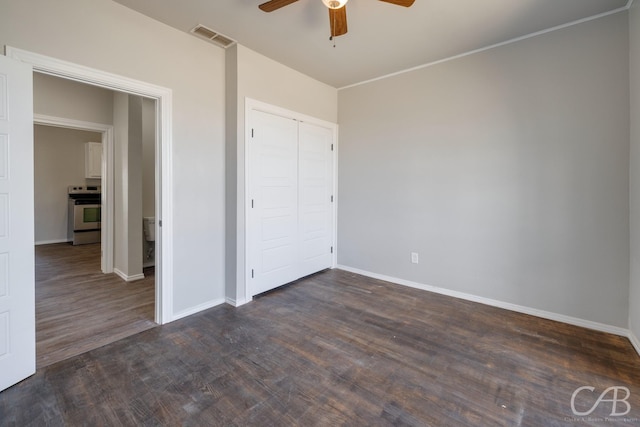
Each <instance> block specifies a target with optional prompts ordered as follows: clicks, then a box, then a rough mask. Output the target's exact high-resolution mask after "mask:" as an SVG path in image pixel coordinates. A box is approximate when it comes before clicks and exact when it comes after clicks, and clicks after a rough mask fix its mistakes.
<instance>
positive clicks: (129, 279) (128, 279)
mask: <svg viewBox="0 0 640 427" xmlns="http://www.w3.org/2000/svg"><path fill="white" fill-rule="evenodd" d="M113 272H114V273H115V274H117V275H118V276H119V277H120V278H121V279H123V280H124V281H125V282H134V281H136V280H141V279H144V274H142V273H140V274H134V275H133V276H127V275H126V274H124V273H123V272H122V271H120V270H118V269H117V268H114V269H113Z"/></svg>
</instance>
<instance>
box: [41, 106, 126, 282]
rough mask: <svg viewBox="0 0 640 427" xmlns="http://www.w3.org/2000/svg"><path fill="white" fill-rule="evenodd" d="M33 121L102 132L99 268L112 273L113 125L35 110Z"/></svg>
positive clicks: (59, 126)
mask: <svg viewBox="0 0 640 427" xmlns="http://www.w3.org/2000/svg"><path fill="white" fill-rule="evenodd" d="M33 123H34V124H36V125H42V126H53V127H58V128H64V129H74V130H82V131H89V132H96V133H100V134H102V181H101V187H102V206H107V207H108V208H107V209H103V212H105V213H106V215H103V221H102V227H101V228H100V230H101V231H100V235H101V239H100V242H101V243H100V244H101V249H102V255H101V257H100V269H101V270H102V272H103V273H105V274H107V273H113V240H114V239H113V232H114V226H113V218H114V212H113V206H114V194H113V193H114V191H113V188H114V187H113V176H114V170H113V160H114V159H113V126H112V125H106V124H102V123H92V122H85V121H81V120H73V119H67V118H64V117H54V116H47V115H44V114H37V113H35V112H34V113H33Z"/></svg>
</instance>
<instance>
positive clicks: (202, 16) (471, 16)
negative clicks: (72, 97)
mask: <svg viewBox="0 0 640 427" xmlns="http://www.w3.org/2000/svg"><path fill="white" fill-rule="evenodd" d="M115 1H116V2H117V3H120V4H123V5H125V6H127V7H129V8H131V9H134V10H137V11H139V12H141V13H143V14H145V15H147V16H150V17H152V18H154V19H157V20H158V21H161V22H164V23H166V24H168V25H170V26H172V27H175V28H177V29H179V30H182V31H185V32H188V31H190V30H191V29H192V28H193V27H195V26H196V25H197V24H203V25H205V26H207V27H209V28H211V29H213V30H214V31H217V32H219V33H221V34H224V35H226V36H228V37H230V38H232V39H234V40H236V41H237V42H238V43H240V44H242V45H244V46H246V47H248V48H250V49H252V50H255V51H257V52H259V53H261V54H263V55H265V56H267V57H269V58H272V59H274V60H276V61H278V62H280V63H282V64H285V65H287V66H289V67H291V68H293V69H296V70H298V71H300V72H302V73H304V74H306V75H308V76H311V77H313V78H315V79H317V80H320V81H322V82H325V83H327V84H329V85H331V86H334V87H337V88H339V87H344V86H348V85H351V84H354V83H358V82H362V81H366V80H369V79H373V78H376V77H380V76H383V75H386V74H391V73H394V72H398V71H401V70H405V69H408V68H413V67H416V66H420V65H423V64H427V63H430V62H434V61H437V60H441V59H445V58H449V57H452V56H456V55H459V54H463V53H466V52H469V51H473V50H476V49H480V48H483V47H487V46H491V45H493V44H497V43H501V42H504V41H507V40H511V39H514V38H518V37H522V36H525V35H528V34H532V33H535V32H539V31H543V30H546V29H549V28H553V27H556V26H560V25H563V24H567V23H570V22H574V21H578V20H583V19H586V18H589V17H592V16H596V15H599V14H603V13H607V12H611V11H615V10H618V9H621V8H625V7H628V5H629V4H630V3H631V1H632V0H482V1H480V0H416V1H415V3H414V5H413V6H412V7H410V8H404V7H400V6H395V5H392V4H389V3H384V2H381V1H376V0H350V1H349V3H348V4H347V17H348V24H349V32H348V33H347V34H346V35H344V36H340V37H337V38H336V39H335V44H336V46H335V48H334V47H333V42H331V41H330V40H329V16H328V12H327V9H326V7H325V6H324V5H323V3H322V1H321V0H299V1H298V2H296V3H293V4H290V5H288V6H286V7H284V8H282V9H279V10H276V11H275V12H271V13H265V12H262V11H261V10H259V9H258V5H259V4H260V3H263V2H264V1H266V0H180V1H175V0H115ZM203 43H204V42H203Z"/></svg>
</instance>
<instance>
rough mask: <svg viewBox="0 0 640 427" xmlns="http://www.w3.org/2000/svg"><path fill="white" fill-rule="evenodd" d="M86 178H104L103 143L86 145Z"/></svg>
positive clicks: (88, 143)
mask: <svg viewBox="0 0 640 427" xmlns="http://www.w3.org/2000/svg"><path fill="white" fill-rule="evenodd" d="M84 171H85V178H102V143H100V142H87V143H85V144H84Z"/></svg>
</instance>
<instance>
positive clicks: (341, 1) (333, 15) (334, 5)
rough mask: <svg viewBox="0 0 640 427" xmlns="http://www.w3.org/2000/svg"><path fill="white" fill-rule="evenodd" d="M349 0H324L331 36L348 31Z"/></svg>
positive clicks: (284, 0)
mask: <svg viewBox="0 0 640 427" xmlns="http://www.w3.org/2000/svg"><path fill="white" fill-rule="evenodd" d="M297 1H298V0H271V1H268V2H266V3H262V4H261V5H260V6H258V7H259V8H260V10H262V11H264V12H273V11H274V10H278V9H280V8H281V7H285V6H288V5H290V4H291V3H295V2H297ZM347 1H349V0H322V3H324V5H325V6H327V8H328V9H329V23H330V25H331V38H332V39H333V38H334V37H338V36H341V35H343V34H346V33H347V6H346V4H347ZM380 1H383V2H385V3H391V4H395V5H398V6H404V7H409V6H411V5H412V4H413V2H414V1H415V0H380Z"/></svg>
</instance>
